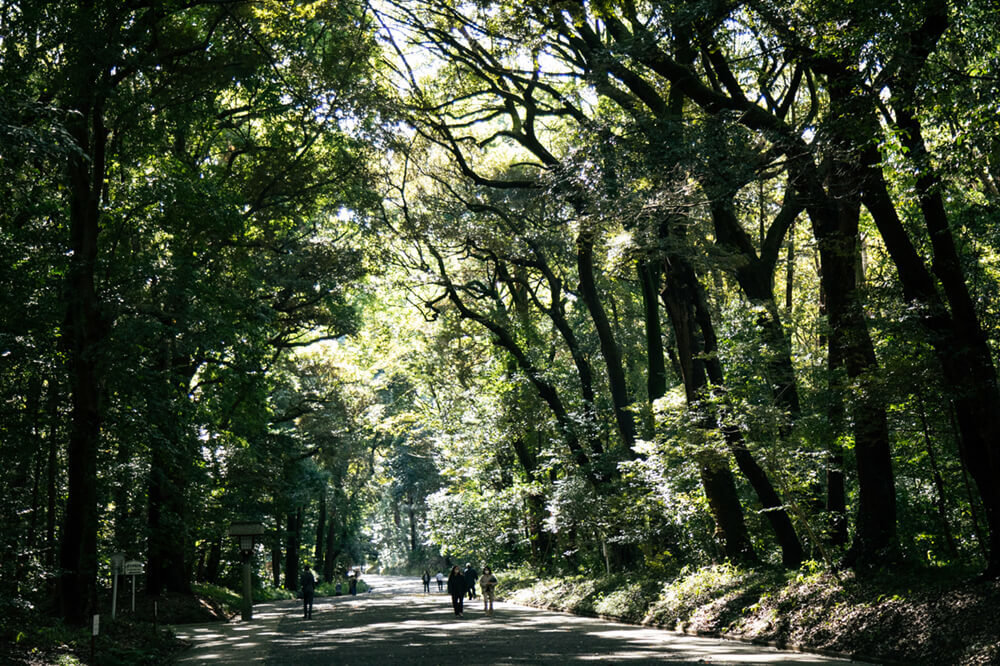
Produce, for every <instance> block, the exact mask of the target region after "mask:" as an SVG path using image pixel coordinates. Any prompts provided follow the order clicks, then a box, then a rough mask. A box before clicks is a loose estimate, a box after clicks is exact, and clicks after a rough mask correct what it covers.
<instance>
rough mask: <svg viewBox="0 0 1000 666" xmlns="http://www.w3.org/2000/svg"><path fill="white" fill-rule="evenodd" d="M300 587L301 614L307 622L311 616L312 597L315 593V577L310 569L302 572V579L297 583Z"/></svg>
mask: <svg viewBox="0 0 1000 666" xmlns="http://www.w3.org/2000/svg"><path fill="white" fill-rule="evenodd" d="M299 582H300V583H301V587H302V614H303V616H304V617H305V619H307V620H311V619H312V616H313V595H314V594H315V593H316V576H315V575H313V572H312V569H310V568H309V567H306V570H305V571H303V572H302V579H301V580H300V581H299Z"/></svg>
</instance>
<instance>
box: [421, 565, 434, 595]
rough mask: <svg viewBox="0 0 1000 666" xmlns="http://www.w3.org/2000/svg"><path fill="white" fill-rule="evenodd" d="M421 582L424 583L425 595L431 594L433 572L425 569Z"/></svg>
mask: <svg viewBox="0 0 1000 666" xmlns="http://www.w3.org/2000/svg"><path fill="white" fill-rule="evenodd" d="M420 580H421V581H423V583H424V594H430V593H431V572H430V571H428V570H427V569H424V574H423V575H422V576H421V577H420Z"/></svg>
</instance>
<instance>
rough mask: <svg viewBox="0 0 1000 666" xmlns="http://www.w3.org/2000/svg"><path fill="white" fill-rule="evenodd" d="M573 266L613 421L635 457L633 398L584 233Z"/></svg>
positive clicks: (630, 455)
mask: <svg viewBox="0 0 1000 666" xmlns="http://www.w3.org/2000/svg"><path fill="white" fill-rule="evenodd" d="M576 247H577V254H576V265H577V272H578V275H579V278H580V296H581V298H582V300H583V302H584V304H585V305H586V306H587V310H588V311H589V312H590V317H591V320H592V321H593V322H594V329H595V330H596V331H597V337H598V340H599V341H600V344H601V354H602V356H603V357H604V365H605V367H606V369H607V373H608V387H609V389H610V391H611V402H612V404H613V405H614V413H615V421H616V422H617V424H618V432H619V435H620V436H621V438H622V446H623V447H624V453H625V455H626V457H628V458H635V451H634V450H633V448H632V447H633V446H635V417H634V416H633V414H632V409H631V408H632V396H631V392H630V391H629V388H628V382H627V381H626V379H625V368H624V365H623V362H622V356H621V350H620V349H619V348H618V343H617V342H616V341H615V338H614V333H613V332H612V330H611V323H610V322H609V321H608V315H607V312H605V310H604V305H603V304H602V302H601V298H600V295H599V294H598V291H597V281H596V279H595V277H594V239H593V236H592V235H591V234H590V233H588V232H584V233H581V234H580V235H579V236H578V237H577V242H576Z"/></svg>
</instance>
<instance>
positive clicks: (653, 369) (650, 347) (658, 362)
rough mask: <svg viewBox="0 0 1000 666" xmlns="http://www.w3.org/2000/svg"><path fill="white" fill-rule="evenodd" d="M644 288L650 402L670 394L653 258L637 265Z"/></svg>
mask: <svg viewBox="0 0 1000 666" xmlns="http://www.w3.org/2000/svg"><path fill="white" fill-rule="evenodd" d="M636 270H637V271H638V278H639V285H640V286H641V288H642V313H643V324H644V326H645V331H646V358H647V361H646V362H647V368H648V370H647V374H646V395H647V397H648V399H649V402H653V401H654V400H656V399H657V398H662V397H663V396H664V395H666V393H667V366H666V358H665V354H664V352H663V327H662V325H661V323H660V301H659V289H660V268H659V264H658V263H656V262H652V261H646V260H641V261H640V262H639V264H638V266H637V268H636Z"/></svg>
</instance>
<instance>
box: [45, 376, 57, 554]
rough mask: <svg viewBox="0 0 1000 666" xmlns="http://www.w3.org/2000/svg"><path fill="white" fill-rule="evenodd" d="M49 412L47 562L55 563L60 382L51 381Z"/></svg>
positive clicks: (46, 481) (46, 476) (46, 492)
mask: <svg viewBox="0 0 1000 666" xmlns="http://www.w3.org/2000/svg"><path fill="white" fill-rule="evenodd" d="M48 401H49V404H48V412H49V437H48V447H47V448H48V461H47V463H46V470H45V495H46V505H45V563H46V564H47V565H50V566H51V565H53V564H55V561H56V550H57V548H56V523H58V520H57V519H56V507H57V504H58V502H57V500H56V486H57V478H58V474H59V437H58V434H59V428H58V426H57V425H56V424H57V423H58V420H57V419H56V414H57V411H58V405H59V389H58V384H56V382H54V381H50V383H49V397H48Z"/></svg>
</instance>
